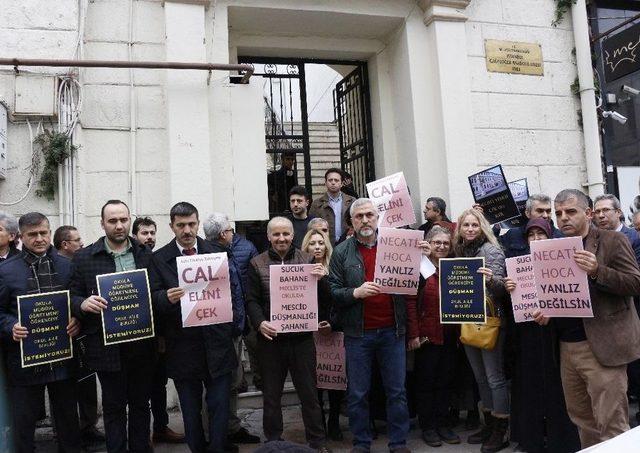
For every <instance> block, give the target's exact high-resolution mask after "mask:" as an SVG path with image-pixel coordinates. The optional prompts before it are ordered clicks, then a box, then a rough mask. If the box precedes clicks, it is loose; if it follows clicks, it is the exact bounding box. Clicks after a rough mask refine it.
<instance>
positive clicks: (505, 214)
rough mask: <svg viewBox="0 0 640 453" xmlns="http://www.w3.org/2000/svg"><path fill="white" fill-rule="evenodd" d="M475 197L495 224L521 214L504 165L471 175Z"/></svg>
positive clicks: (490, 220) (470, 179) (470, 181)
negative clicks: (510, 188)
mask: <svg viewBox="0 0 640 453" xmlns="http://www.w3.org/2000/svg"><path fill="white" fill-rule="evenodd" d="M469 184H470V185H471V192H472V193H473V199H474V200H475V201H476V203H478V204H479V205H480V206H482V209H483V211H484V216H485V217H486V218H487V220H488V221H489V223H491V224H494V223H498V222H502V221H505V220H509V219H511V218H513V217H517V216H518V215H520V213H519V212H518V206H517V205H516V202H515V200H514V199H513V195H512V194H511V191H510V190H509V186H508V185H507V180H506V179H505V177H504V173H503V172H502V165H496V166H495V167H491V168H487V169H486V170H482V171H481V172H479V173H475V174H473V175H471V176H469Z"/></svg>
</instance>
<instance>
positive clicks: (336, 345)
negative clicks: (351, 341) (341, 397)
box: [313, 332, 347, 390]
mask: <svg viewBox="0 0 640 453" xmlns="http://www.w3.org/2000/svg"><path fill="white" fill-rule="evenodd" d="M313 341H314V342H315V344H316V387H318V388H319V389H328V390H346V389H347V366H346V352H345V350H344V334H343V333H342V332H329V333H320V332H314V333H313Z"/></svg>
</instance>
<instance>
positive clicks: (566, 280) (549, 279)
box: [531, 237, 593, 318]
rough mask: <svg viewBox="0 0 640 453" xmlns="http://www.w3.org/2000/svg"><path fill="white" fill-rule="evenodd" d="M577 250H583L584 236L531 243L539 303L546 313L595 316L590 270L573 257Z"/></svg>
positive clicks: (572, 316)
mask: <svg viewBox="0 0 640 453" xmlns="http://www.w3.org/2000/svg"><path fill="white" fill-rule="evenodd" d="M577 250H583V247H582V238H580V237H567V238H560V239H546V240H542V241H533V242H532V243H531V256H532V258H533V259H532V262H533V273H534V275H535V280H536V292H537V294H538V305H539V306H540V311H541V312H542V314H543V315H545V316H548V317H550V318H593V310H592V308H591V296H590V294H589V284H588V283H587V273H586V272H585V271H583V270H582V269H580V268H579V267H578V265H577V264H576V262H575V261H574V259H573V254H574V252H575V251H577Z"/></svg>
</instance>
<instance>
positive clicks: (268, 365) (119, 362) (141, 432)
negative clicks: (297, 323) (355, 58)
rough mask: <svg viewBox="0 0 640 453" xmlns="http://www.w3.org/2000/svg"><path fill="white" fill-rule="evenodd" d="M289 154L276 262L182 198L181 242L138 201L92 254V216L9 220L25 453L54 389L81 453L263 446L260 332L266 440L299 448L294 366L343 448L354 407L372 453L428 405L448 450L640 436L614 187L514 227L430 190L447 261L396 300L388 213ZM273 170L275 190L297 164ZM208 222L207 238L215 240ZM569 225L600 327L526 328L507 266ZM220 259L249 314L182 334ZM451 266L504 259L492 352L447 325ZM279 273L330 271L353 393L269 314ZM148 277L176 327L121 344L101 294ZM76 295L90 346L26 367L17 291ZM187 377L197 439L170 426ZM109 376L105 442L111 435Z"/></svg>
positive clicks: (16, 384) (108, 226)
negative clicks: (305, 267) (380, 424)
mask: <svg viewBox="0 0 640 453" xmlns="http://www.w3.org/2000/svg"><path fill="white" fill-rule="evenodd" d="M290 160H291V159H289V160H287V161H286V165H283V167H282V168H283V169H282V171H281V173H282V175H281V176H282V179H283V181H284V182H285V184H284V185H285V186H286V194H285V195H283V194H282V193H274V194H271V193H270V202H271V204H274V205H281V204H282V203H283V201H282V200H281V199H283V197H284V199H285V200H286V197H287V196H288V200H287V201H288V203H289V209H288V210H287V212H285V213H282V215H275V216H273V218H272V219H271V220H270V221H269V223H268V225H267V227H266V235H267V239H268V248H267V250H265V251H263V252H262V253H259V252H258V250H257V249H256V247H255V246H254V245H253V244H252V243H251V242H250V241H248V240H247V239H245V238H243V237H242V236H240V235H238V234H236V233H235V231H234V229H233V227H232V224H231V221H230V220H229V218H228V217H227V216H226V215H225V214H224V213H211V214H210V215H208V217H206V218H205V219H204V220H202V219H201V216H200V213H199V212H198V209H197V208H196V207H195V206H193V205H192V204H190V203H188V202H180V203H177V204H175V205H174V206H173V207H172V208H171V210H170V212H169V216H170V225H169V226H170V228H171V231H172V233H173V235H174V237H173V239H172V240H171V241H170V242H169V243H167V244H165V245H164V246H162V247H159V248H157V249H156V233H157V228H158V227H157V225H156V223H155V222H154V221H153V220H152V219H150V218H147V217H140V218H137V219H135V221H133V222H132V218H131V215H130V211H129V208H128V206H127V205H126V204H125V203H124V202H122V201H120V200H109V201H107V202H106V203H105V204H104V206H103V207H102V210H101V220H100V223H101V227H102V229H103V230H104V236H102V237H100V238H98V239H95V240H92V242H91V244H90V245H87V246H84V242H83V239H82V238H81V235H80V232H79V231H78V230H77V229H76V228H75V227H73V226H61V227H60V228H58V229H57V230H56V231H55V234H54V235H53V241H52V235H51V231H50V223H49V220H48V218H47V217H46V216H45V215H43V214H41V213H38V212H31V213H27V214H24V215H22V216H21V217H20V218H19V219H16V218H14V217H13V216H11V215H10V214H7V213H4V212H0V261H2V262H1V263H0V335H1V340H2V359H3V369H4V371H5V372H4V373H2V376H3V378H4V381H3V382H0V385H2V387H3V388H2V390H3V392H4V393H5V397H6V399H7V401H8V402H9V407H8V411H6V412H3V413H0V424H2V426H5V427H7V429H6V430H4V431H3V432H8V433H9V434H10V442H11V446H10V447H9V451H15V452H19V453H31V452H33V451H34V437H35V429H36V425H37V422H38V421H39V420H41V419H42V418H44V417H45V400H44V397H45V388H46V389H47V394H48V397H49V408H50V412H51V416H52V420H53V425H54V428H55V431H56V437H57V443H58V448H59V451H62V452H80V451H81V450H82V449H91V448H93V447H95V446H96V445H106V450H107V451H108V452H110V453H111V452H113V453H116V452H117V453H121V452H122V453H124V452H132V453H133V452H136V453H137V452H150V451H153V445H154V444H158V443H186V444H187V446H188V448H189V449H190V450H191V451H192V452H194V453H203V452H220V453H221V452H233V451H238V447H237V444H246V443H251V444H257V443H259V442H261V438H260V437H258V436H256V435H253V434H251V433H249V432H248V431H247V429H246V428H245V427H243V426H242V425H241V423H240V419H239V417H238V414H237V407H238V405H237V402H238V393H239V392H240V391H241V389H242V387H243V376H242V374H243V366H242V360H241V359H242V349H243V348H242V344H243V342H244V344H245V345H246V348H247V350H248V352H249V356H250V362H251V370H252V372H253V375H254V381H253V382H254V384H255V385H256V387H258V388H259V389H260V390H261V391H262V397H263V423H262V428H263V435H264V436H263V438H262V440H264V442H265V443H266V444H265V445H269V444H271V445H280V444H281V442H283V441H284V440H285V439H283V435H284V431H283V420H282V409H281V399H282V394H283V387H284V384H285V380H286V377H287V375H288V374H290V376H291V379H292V381H293V385H294V387H295V389H296V392H297V395H298V397H299V400H300V403H301V415H302V421H303V424H304V431H305V435H306V440H307V443H308V446H309V448H311V449H314V450H315V451H319V452H329V451H331V450H330V447H329V443H328V442H329V440H331V441H334V442H341V441H343V437H344V436H343V430H344V429H345V428H346V427H345V426H341V423H340V414H341V410H343V409H341V406H342V405H343V404H346V413H347V415H348V419H349V431H350V432H351V435H352V450H351V451H352V452H354V453H359V452H360V453H366V452H368V451H369V450H370V448H371V443H372V441H373V439H374V438H375V437H376V436H377V435H378V434H377V429H376V421H377V420H380V419H384V421H385V422H386V426H387V430H386V433H387V437H388V447H389V451H391V452H396V453H404V452H408V451H410V450H409V448H408V447H407V437H408V434H409V431H410V426H411V425H410V422H411V418H412V417H414V416H417V426H418V427H419V429H420V431H421V437H422V440H423V441H424V443H425V444H426V445H428V446H429V447H439V446H441V445H442V443H449V444H456V443H461V442H463V441H465V442H468V443H469V444H478V445H479V447H478V448H479V449H480V451H481V452H484V453H487V452H497V451H500V450H503V449H504V448H506V447H507V446H508V445H509V443H510V441H511V442H515V443H517V445H518V448H519V450H518V451H524V452H530V453H538V452H552V453H561V452H574V451H577V450H579V449H580V448H586V447H588V446H591V445H594V444H596V443H599V442H601V441H604V440H607V439H610V438H612V437H615V436H616V435H618V434H620V433H623V432H625V431H626V430H628V429H629V419H628V418H629V416H628V413H629V403H628V401H629V397H630V396H631V397H635V398H637V397H638V394H640V364H639V362H638V359H640V319H639V318H638V314H637V307H636V303H637V299H638V296H640V270H639V269H638V263H639V262H640V237H639V236H638V233H637V232H636V230H634V229H633V228H629V227H627V226H626V225H625V223H624V219H623V218H622V212H621V209H620V202H619V201H618V199H617V198H616V197H615V196H613V195H603V196H599V197H597V198H596V199H595V200H591V199H590V198H589V197H587V196H586V195H585V194H584V193H582V192H580V191H578V190H574V189H566V190H563V191H561V192H560V193H558V194H556V195H555V197H554V199H553V200H552V199H551V198H550V197H549V196H547V195H544V194H536V195H532V196H530V197H529V199H528V201H527V203H526V208H525V212H524V218H525V221H524V222H523V225H522V226H520V227H517V228H511V229H508V230H506V231H504V230H500V228H499V227H498V226H493V227H492V226H491V225H490V224H489V223H488V222H487V220H486V219H485V217H484V215H483V211H482V208H481V207H480V206H477V205H476V206H474V207H471V208H469V209H466V210H464V211H463V212H462V213H460V214H459V216H457V219H456V221H455V222H454V221H452V220H450V219H449V217H447V214H446V209H447V205H446V202H445V200H443V199H442V198H439V197H435V196H434V197H430V198H428V199H427V200H426V202H425V205H424V211H423V213H424V218H425V221H426V223H424V224H423V225H421V226H420V227H419V229H420V230H422V231H423V232H424V239H423V240H422V241H420V242H419V243H418V247H420V248H421V253H422V254H423V255H424V256H425V257H427V258H428V259H429V260H430V261H431V262H432V264H433V265H434V266H435V269H436V271H435V273H434V274H432V275H430V276H429V277H428V278H426V279H425V278H421V280H420V284H419V289H418V292H417V295H415V296H401V295H391V294H384V293H383V292H381V288H380V286H379V285H377V284H376V283H374V282H373V274H374V267H375V259H376V258H375V257H376V249H377V227H378V212H377V210H376V207H375V206H374V204H373V203H372V201H371V200H370V199H368V198H358V195H357V194H356V193H355V191H354V190H353V187H352V186H349V187H348V190H345V187H346V185H345V179H346V177H349V175H348V174H345V172H343V171H342V170H340V169H337V168H332V169H329V170H327V172H326V174H325V186H326V193H324V194H323V195H322V196H319V197H318V198H316V199H315V200H313V202H311V199H310V198H311V197H310V195H309V194H308V193H307V191H306V190H305V188H304V187H301V186H298V185H296V184H297V180H296V178H295V174H294V170H293V164H292V162H290ZM271 178H272V179H273V180H274V181H271V184H272V185H273V184H276V180H277V178H278V175H277V174H275V175H273V176H271ZM294 183H295V184H294ZM346 192H349V193H346ZM552 213H555V218H556V222H557V225H555V224H554V223H553V220H552ZM639 223H640V222H639ZM638 227H640V225H638ZM201 229H202V230H203V231H204V237H200V236H198V231H199V230H201ZM569 236H575V237H580V238H582V241H583V244H584V250H582V251H576V252H575V258H574V259H575V263H576V265H577V266H578V267H579V268H580V269H582V270H584V271H585V272H586V273H587V275H588V281H589V291H590V296H591V300H592V301H593V313H594V316H593V318H584V319H581V318H554V319H549V318H547V317H545V316H543V315H542V314H541V313H540V312H537V313H535V322H525V323H517V324H516V323H515V322H514V318H513V313H512V311H511V301H510V292H512V291H513V290H514V288H515V286H516V284H515V282H514V280H513V279H512V278H511V277H512V276H507V275H506V271H505V258H506V257H507V258H508V257H514V256H521V255H525V254H528V253H529V250H530V248H529V244H530V243H531V242H533V241H538V240H543V239H552V238H559V237H569ZM85 239H86V238H85ZM87 242H88V241H87ZM220 252H222V253H226V254H227V255H228V258H229V271H230V288H231V299H232V307H233V321H232V322H228V323H223V324H215V325H208V326H201V327H189V328H183V327H182V319H181V312H180V299H181V297H182V296H183V295H184V294H185V290H184V289H183V288H181V287H180V286H179V283H178V273H177V261H176V260H177V258H178V257H180V256H183V255H195V254H206V253H220ZM449 257H483V258H484V260H485V265H484V266H483V267H481V268H480V270H479V273H481V274H482V278H483V279H484V280H485V284H486V296H487V297H486V301H487V311H488V312H490V313H491V316H493V317H496V318H499V320H500V327H499V334H498V337H497V342H496V344H495V346H493V347H492V348H490V349H489V348H479V347H475V346H469V345H462V344H461V343H460V340H459V337H460V327H459V326H458V325H443V324H441V323H440V315H439V305H440V301H439V298H440V295H439V288H438V277H439V260H440V259H441V258H449ZM273 264H314V267H313V272H312V274H313V275H314V276H315V278H317V279H318V320H319V324H318V330H319V332H320V334H322V333H323V332H331V331H340V332H343V333H344V347H345V356H346V364H347V381H348V386H347V390H346V392H343V391H338V390H328V391H322V390H319V389H317V388H316V354H315V345H314V339H313V335H312V333H311V332H300V333H278V332H277V329H276V328H275V326H274V325H272V323H271V322H270V300H271V294H270V274H269V269H270V266H271V265H273ZM133 269H147V271H148V274H149V279H150V287H151V293H152V302H153V308H154V316H155V317H156V320H155V322H156V326H157V335H156V336H155V337H154V338H150V339H145V340H139V341H135V342H129V343H122V344H115V345H108V346H107V345H105V344H104V338H103V335H104V332H103V329H102V326H101V312H102V311H103V310H104V309H105V308H106V304H107V302H106V300H105V299H103V298H102V297H100V296H99V295H98V291H97V286H96V285H97V283H96V276H97V275H100V274H106V273H113V272H117V271H128V270H133ZM63 289H68V290H69V291H70V295H71V312H72V317H71V321H70V322H69V325H68V326H67V332H68V334H69V335H70V336H71V337H73V338H74V342H75V343H76V344H77V347H76V350H77V351H81V354H79V357H77V358H74V359H69V360H63V361H59V362H54V363H51V364H47V365H40V366H34V367H29V368H23V367H22V366H21V356H20V354H21V349H20V341H21V340H23V339H25V338H26V337H27V336H28V335H29V332H28V330H27V329H26V328H25V327H23V326H21V325H20V323H19V322H18V314H17V298H18V297H19V296H22V295H29V294H38V293H44V292H49V291H57V290H63ZM408 357H410V358H411V360H408ZM78 359H80V361H81V364H79V363H78ZM96 376H97V379H96ZM169 378H171V379H172V380H173V382H174V383H175V387H176V390H177V393H178V398H179V401H180V410H181V412H182V420H183V422H184V434H182V433H178V432H175V431H173V430H171V429H170V428H169V427H168V421H169V419H168V414H167V394H166V386H167V382H168V379H169ZM98 382H99V384H100V386H101V394H102V410H103V418H104V433H103V432H101V431H100V430H99V429H98V428H97V427H96V423H97V420H98V404H97V389H96V386H97V383H98ZM325 395H326V398H325ZM325 400H326V401H325ZM327 408H328V417H327ZM203 412H204V413H205V414H206V417H205V420H206V422H205V421H203ZM461 413H466V428H467V429H473V428H477V432H473V433H472V434H470V435H468V436H467V438H466V439H461V436H460V435H459V434H458V433H456V431H455V430H454V428H455V426H456V423H457V422H458V420H459V417H460V414H461ZM479 414H482V417H480V416H479ZM425 448H426V447H425ZM471 448H476V447H471ZM274 451H276V450H274ZM301 451H302V450H301Z"/></svg>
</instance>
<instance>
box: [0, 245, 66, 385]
mask: <svg viewBox="0 0 640 453" xmlns="http://www.w3.org/2000/svg"><path fill="white" fill-rule="evenodd" d="M47 253H48V254H49V256H50V257H51V260H52V262H53V269H54V270H55V272H56V273H57V274H58V279H57V283H58V284H59V285H61V286H63V287H64V288H67V286H68V285H69V279H70V277H71V262H70V261H69V260H68V259H67V258H65V257H64V256H62V255H58V253H57V252H56V250H55V249H54V248H53V247H51V248H50V249H49V251H48V252H47ZM32 276H33V273H32V271H31V268H30V267H29V265H28V264H27V262H26V261H25V260H24V259H23V258H22V253H20V251H18V253H17V255H14V256H13V257H12V258H10V259H7V260H6V261H3V262H2V263H1V264H0V333H1V335H2V340H3V343H4V345H5V346H6V352H7V368H8V374H9V382H10V383H11V384H12V385H36V384H45V383H47V382H55V381H59V380H63V379H69V378H71V377H72V376H73V375H74V374H75V372H76V361H75V360H74V359H69V360H61V361H59V362H53V363H51V364H45V365H38V366H33V367H27V368H22V361H21V358H20V343H19V342H17V341H13V333H12V329H13V325H14V324H15V323H16V322H18V303H17V301H18V296H24V295H25V294H28V288H27V279H28V278H29V277H32ZM72 311H73V309H72ZM72 316H76V317H77V315H76V314H73V313H72Z"/></svg>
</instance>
